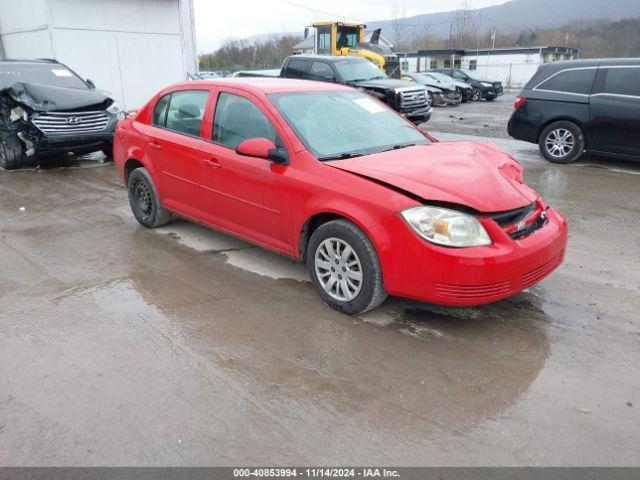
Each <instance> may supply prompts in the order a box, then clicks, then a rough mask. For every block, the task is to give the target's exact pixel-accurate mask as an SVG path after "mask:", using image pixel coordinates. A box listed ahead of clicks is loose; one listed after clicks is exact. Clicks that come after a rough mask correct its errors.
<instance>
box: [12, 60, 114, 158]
mask: <svg viewBox="0 0 640 480" xmlns="http://www.w3.org/2000/svg"><path fill="white" fill-rule="evenodd" d="M123 117H124V112H123V111H122V110H121V108H120V106H119V105H118V104H117V103H116V102H115V101H114V100H113V99H112V98H111V97H110V96H109V95H107V94H105V93H103V92H99V91H97V90H96V89H95V86H94V85H93V82H91V80H83V79H82V78H80V77H79V76H78V75H77V74H76V73H75V72H74V71H73V70H71V69H70V68H69V67H67V66H66V65H64V64H62V63H59V62H56V61H55V60H7V61H0V167H2V168H4V169H5V170H13V169H16V168H19V167H21V166H23V165H24V164H26V163H34V161H35V162H37V161H38V159H39V158H40V157H41V156H43V155H51V154H60V153H66V152H74V153H88V152H93V151H100V150H101V151H103V152H104V153H105V155H107V156H108V157H110V156H111V151H112V143H113V132H114V130H115V125H116V122H117V121H118V119H121V118H123Z"/></svg>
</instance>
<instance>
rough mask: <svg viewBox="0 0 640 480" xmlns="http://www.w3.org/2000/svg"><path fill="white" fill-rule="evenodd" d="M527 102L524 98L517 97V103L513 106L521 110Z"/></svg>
mask: <svg viewBox="0 0 640 480" xmlns="http://www.w3.org/2000/svg"><path fill="white" fill-rule="evenodd" d="M526 101H527V99H526V98H524V97H516V102H515V103H514V104H513V106H514V107H515V108H520V107H521V106H522V105H524V103H525V102H526Z"/></svg>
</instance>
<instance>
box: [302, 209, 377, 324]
mask: <svg viewBox="0 0 640 480" xmlns="http://www.w3.org/2000/svg"><path fill="white" fill-rule="evenodd" d="M307 268H308V270H309V275H310V276H311V281H312V282H313V285H314V286H315V287H316V290H317V291H318V293H319V294H320V296H321V297H322V299H323V300H324V301H325V302H326V303H327V304H329V306H331V307H333V308H335V309H336V310H339V311H341V312H344V313H347V314H349V315H353V314H358V313H364V312H366V311H368V310H372V309H374V308H376V307H377V306H378V305H380V304H381V303H382V302H383V301H384V300H385V298H387V293H386V292H385V290H384V285H383V283H382V270H381V269H380V263H379V261H378V254H377V253H376V251H375V249H374V247H373V244H372V243H371V240H369V238H368V237H367V235H366V234H365V233H364V232H363V231H362V230H360V229H359V228H358V227H357V226H355V225H354V224H353V223H351V222H349V221H347V220H333V221H331V222H327V223H325V224H323V225H321V226H320V227H318V229H317V230H316V231H315V232H313V235H312V236H311V239H310V240H309V245H308V246H307Z"/></svg>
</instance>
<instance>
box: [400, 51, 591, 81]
mask: <svg viewBox="0 0 640 480" xmlns="http://www.w3.org/2000/svg"><path fill="white" fill-rule="evenodd" d="M579 53H580V51H579V50H577V49H575V48H569V47H514V48H496V49H480V50H419V51H418V52H417V53H403V54H400V57H401V62H402V68H403V70H405V71H409V72H421V71H424V70H434V69H442V68H452V67H453V68H465V69H469V70H476V71H477V72H478V74H479V75H480V76H481V77H482V78H485V79H489V80H499V81H501V82H502V83H503V85H504V86H505V87H506V88H521V87H523V86H524V84H525V83H527V81H528V80H529V79H530V78H531V77H532V76H533V74H534V73H535V72H536V70H537V69H538V67H539V66H540V65H541V64H543V63H549V62H557V61H561V60H575V59H577V58H578V56H579Z"/></svg>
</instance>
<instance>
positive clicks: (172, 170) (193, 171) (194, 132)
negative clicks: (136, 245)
mask: <svg viewBox="0 0 640 480" xmlns="http://www.w3.org/2000/svg"><path fill="white" fill-rule="evenodd" d="M208 96H209V90H208V89H205V90H181V91H176V92H173V93H171V94H167V95H165V96H164V97H161V98H160V99H159V100H158V102H157V103H156V105H155V108H154V111H153V116H152V122H151V125H148V126H147V127H146V129H145V133H146V135H147V153H148V155H149V157H150V158H151V161H152V164H153V167H154V171H155V175H156V182H157V184H158V189H159V194H160V196H161V198H162V202H163V204H164V205H165V206H166V207H167V208H169V209H170V210H175V211H176V212H179V213H183V214H184V215H186V216H189V217H193V218H201V217H202V216H203V213H204V210H205V202H204V197H205V195H204V190H203V189H202V182H203V178H204V170H205V167H204V157H203V154H202V146H203V144H205V143H206V141H205V140H204V139H203V138H202V136H201V132H202V131H205V130H207V129H206V128H204V127H203V119H204V116H205V110H206V107H207V99H208Z"/></svg>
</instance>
